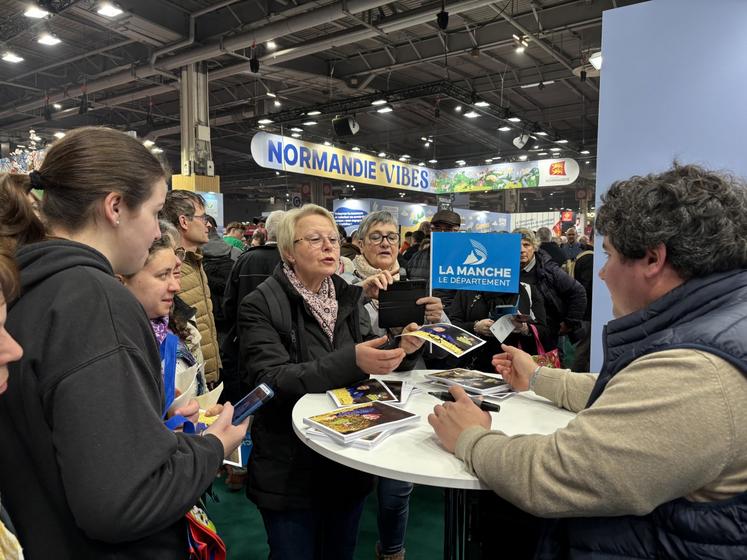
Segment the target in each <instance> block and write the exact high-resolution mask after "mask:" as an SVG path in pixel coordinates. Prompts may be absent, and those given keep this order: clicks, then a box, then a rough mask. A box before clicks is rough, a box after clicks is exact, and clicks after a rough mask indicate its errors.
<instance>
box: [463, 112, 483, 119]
mask: <svg viewBox="0 0 747 560" xmlns="http://www.w3.org/2000/svg"><path fill="white" fill-rule="evenodd" d="M464 116H465V117H467V118H468V119H476V118H477V117H479V116H480V113H478V112H477V111H469V112H467V113H464Z"/></svg>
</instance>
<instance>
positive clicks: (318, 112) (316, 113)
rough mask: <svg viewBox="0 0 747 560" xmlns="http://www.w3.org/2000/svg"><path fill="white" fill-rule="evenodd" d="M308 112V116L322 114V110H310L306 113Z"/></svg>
mask: <svg viewBox="0 0 747 560" xmlns="http://www.w3.org/2000/svg"><path fill="white" fill-rule="evenodd" d="M306 114H307V115H308V116H310V117H316V116H317V115H321V114H322V112H321V111H309V112H308V113H306Z"/></svg>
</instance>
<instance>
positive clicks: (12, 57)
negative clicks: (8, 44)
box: [3, 51, 23, 64]
mask: <svg viewBox="0 0 747 560" xmlns="http://www.w3.org/2000/svg"><path fill="white" fill-rule="evenodd" d="M3 60H4V61H5V62H13V63H14V64H15V63H17V62H21V61H22V60H23V57H20V56H18V55H17V54H13V53H12V52H10V51H7V52H6V53H4V54H3Z"/></svg>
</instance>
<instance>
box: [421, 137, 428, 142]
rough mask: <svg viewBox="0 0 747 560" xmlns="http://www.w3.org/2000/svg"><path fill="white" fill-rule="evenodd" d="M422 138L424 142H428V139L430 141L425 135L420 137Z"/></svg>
mask: <svg viewBox="0 0 747 560" xmlns="http://www.w3.org/2000/svg"><path fill="white" fill-rule="evenodd" d="M420 139H421V140H422V141H423V142H427V141H428V139H427V138H426V137H425V136H421V137H420Z"/></svg>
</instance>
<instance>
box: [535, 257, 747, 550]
mask: <svg viewBox="0 0 747 560" xmlns="http://www.w3.org/2000/svg"><path fill="white" fill-rule="evenodd" d="M675 348H692V349H696V350H702V351H704V352H708V353H710V354H714V355H716V356H719V357H720V358H723V359H724V360H726V361H728V362H729V363H731V364H732V365H733V366H734V367H736V368H737V369H739V370H741V371H742V373H743V374H745V375H747V271H742V270H735V271H729V272H723V273H717V274H713V275H710V276H707V277H705V278H696V279H693V280H690V281H688V282H686V283H685V284H683V285H682V286H679V287H677V288H675V289H674V290H672V291H671V292H669V293H668V294H666V295H665V296H663V297H661V298H660V299H658V300H656V301H655V302H654V303H652V304H651V305H650V306H648V307H646V308H645V309H642V310H641V311H638V312H636V313H631V314H630V315H626V316H625V317H622V318H620V319H616V320H614V321H610V323H609V324H608V325H607V326H606V327H605V332H604V349H605V356H604V365H603V366H602V371H601V372H600V374H599V378H598V379H597V382H596V385H595V386H594V389H593V390H592V392H591V395H590V397H589V402H588V403H587V407H588V406H591V405H592V404H593V403H594V401H596V399H597V398H599V396H600V395H601V394H602V392H603V391H604V389H605V387H606V386H607V383H608V382H609V381H610V379H612V378H613V377H614V376H615V375H616V374H617V373H618V372H619V371H621V370H622V369H624V368H625V367H626V366H628V364H630V363H631V362H632V361H633V360H635V359H637V358H640V357H641V356H645V355H647V354H651V353H653V352H660V351H663V350H671V349H675ZM683 420H684V419H683ZM662 468H666V465H662ZM537 558H538V559H540V560H549V559H559V558H563V559H568V560H591V559H594V560H613V559H614V560H632V559H636V560H639V559H647V560H648V559H651V560H653V559H657V560H685V559H687V560H691V559H700V558H703V559H706V558H707V559H709V560H719V559H724V560H727V559H728V560H731V559H741V558H747V492H743V493H742V494H739V495H737V496H735V497H733V498H731V499H729V500H723V501H719V502H697V503H695V502H689V501H688V500H685V499H684V498H679V499H676V500H672V501H670V502H667V503H665V504H662V505H660V506H659V507H657V508H656V509H655V510H654V511H652V512H651V513H650V514H648V515H644V516H633V515H626V516H620V517H597V518H572V519H564V520H558V521H554V522H551V524H549V525H548V527H547V531H546V533H545V536H544V538H543V540H542V542H541V544H540V549H539V551H538V554H537Z"/></svg>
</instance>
